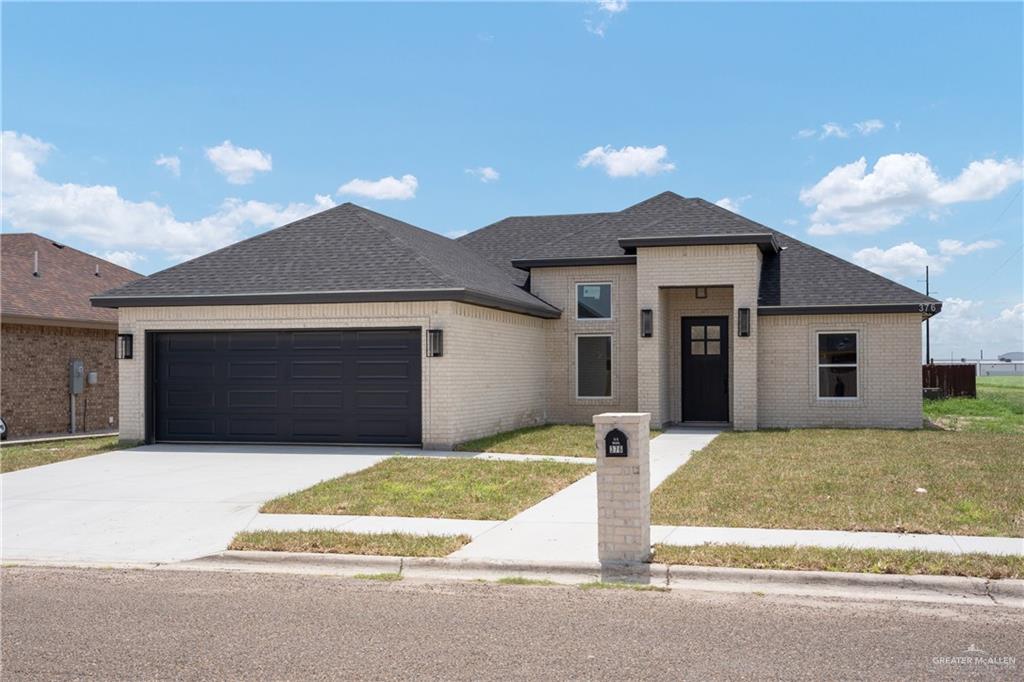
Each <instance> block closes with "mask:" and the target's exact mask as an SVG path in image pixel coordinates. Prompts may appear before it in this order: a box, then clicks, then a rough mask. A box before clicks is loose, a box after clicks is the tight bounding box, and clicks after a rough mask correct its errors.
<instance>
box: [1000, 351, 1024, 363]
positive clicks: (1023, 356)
mask: <svg viewBox="0 0 1024 682" xmlns="http://www.w3.org/2000/svg"><path fill="white" fill-rule="evenodd" d="M999 359H1000V360H1002V361H1003V362H1024V352H1021V351H1014V352H1012V353H1003V354H1002V355H1000V356H999Z"/></svg>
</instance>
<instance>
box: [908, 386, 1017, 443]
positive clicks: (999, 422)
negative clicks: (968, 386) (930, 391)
mask: <svg viewBox="0 0 1024 682" xmlns="http://www.w3.org/2000/svg"><path fill="white" fill-rule="evenodd" d="M977 386H978V397H977V398H947V399H945V400H926V401H924V414H925V416H926V417H927V418H928V419H930V420H931V421H932V422H933V423H935V424H937V425H938V426H940V427H942V428H944V429H949V430H951V431H971V432H982V433H1024V376H1008V377H978V379H977Z"/></svg>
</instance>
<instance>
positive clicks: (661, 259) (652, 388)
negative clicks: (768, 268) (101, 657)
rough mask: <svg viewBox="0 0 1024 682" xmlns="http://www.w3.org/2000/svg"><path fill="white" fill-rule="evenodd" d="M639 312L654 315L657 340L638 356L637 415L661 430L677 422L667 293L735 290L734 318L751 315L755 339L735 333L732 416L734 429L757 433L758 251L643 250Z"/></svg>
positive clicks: (639, 268) (639, 253)
mask: <svg viewBox="0 0 1024 682" xmlns="http://www.w3.org/2000/svg"><path fill="white" fill-rule="evenodd" d="M636 271H637V309H638V310H640V309H643V308H651V309H652V310H653V311H654V330H655V333H654V337H653V338H649V339H640V344H639V350H638V353H637V367H638V368H639V374H638V396H637V409H638V410H639V411H641V412H650V413H651V424H653V425H655V426H658V425H661V424H662V423H664V422H666V421H670V420H671V419H672V409H673V404H672V398H671V397H670V391H671V386H672V380H671V379H670V378H669V377H668V376H667V375H668V374H669V372H670V371H671V362H672V361H671V359H670V356H671V354H672V347H671V334H672V328H673V326H674V325H678V324H679V321H678V318H676V319H672V317H671V314H672V313H671V311H670V299H671V296H672V294H671V293H670V291H669V290H668V289H665V287H697V286H706V287H713V286H731V287H732V305H731V309H732V315H731V320H734V319H735V312H736V309H737V308H750V309H751V321H750V322H751V324H750V327H751V333H750V336H749V337H746V338H742V339H741V338H738V337H737V336H736V334H735V330H734V329H730V336H731V338H730V341H731V344H730V346H731V348H732V350H731V351H730V352H731V355H732V366H731V368H730V369H731V377H732V378H731V389H732V390H731V392H730V395H729V398H730V415H731V421H732V425H733V428H735V429H739V430H745V429H753V428H757V424H758V420H757V408H758V400H757V381H758V376H757V365H758V352H757V344H758V329H757V324H758V323H757V315H756V314H755V313H756V310H757V290H758V285H759V281H760V272H761V252H760V250H758V248H757V247H756V246H754V245H749V244H742V245H716V246H661V247H652V248H638V249H637V266H636Z"/></svg>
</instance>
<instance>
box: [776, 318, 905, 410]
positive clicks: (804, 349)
mask: <svg viewBox="0 0 1024 682" xmlns="http://www.w3.org/2000/svg"><path fill="white" fill-rule="evenodd" d="M758 326H759V329H760V338H761V347H760V353H759V355H760V362H759V363H758V367H759V369H758V386H759V391H758V423H759V425H760V426H762V427H785V428H788V427H793V428H795V427H809V426H836V427H883V428H901V429H916V428H920V427H921V422H922V416H921V316H920V315H919V314H917V313H904V314H884V315H793V316H775V315H766V316H762V317H760V319H759V320H758ZM830 330H834V331H855V332H857V334H858V336H857V344H858V346H857V356H858V372H857V374H858V397H857V399H856V400H819V399H818V398H817V395H818V388H817V372H818V368H817V345H816V344H817V336H816V334H817V332H819V331H830Z"/></svg>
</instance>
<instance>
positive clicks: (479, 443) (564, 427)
mask: <svg viewBox="0 0 1024 682" xmlns="http://www.w3.org/2000/svg"><path fill="white" fill-rule="evenodd" d="M659 433H661V431H658V430H656V429H651V438H654V437H655V436H656V435H658V434H659ZM455 449H456V450H460V451H463V452H505V453H512V454H516V455H550V456H562V457H594V456H595V454H596V453H595V452H594V427H593V425H590V424H546V425H544V426H530V427H527V428H525V429H516V430H515V431H506V432H505V433H498V434H495V435H493V436H487V437H486V438H478V439H476V440H471V441H468V442H466V443H460V444H459V445H456V446H455Z"/></svg>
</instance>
